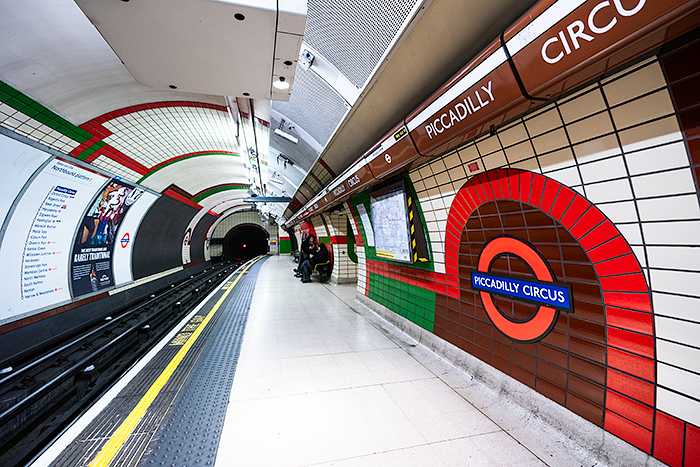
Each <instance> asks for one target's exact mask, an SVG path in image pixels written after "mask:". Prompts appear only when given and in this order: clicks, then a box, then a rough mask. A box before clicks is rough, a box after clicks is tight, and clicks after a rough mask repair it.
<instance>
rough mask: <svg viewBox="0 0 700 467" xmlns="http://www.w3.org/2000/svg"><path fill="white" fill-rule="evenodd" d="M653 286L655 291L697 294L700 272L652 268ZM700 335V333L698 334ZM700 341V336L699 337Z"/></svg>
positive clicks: (699, 340) (699, 290) (699, 284)
mask: <svg viewBox="0 0 700 467" xmlns="http://www.w3.org/2000/svg"><path fill="white" fill-rule="evenodd" d="M650 274H651V288H652V289H653V290H654V291H655V292H667V293H677V294H682V295H697V294H698V293H699V292H700V272H686V271H667V270H662V269H651V270H650ZM698 336H699V337H700V334H698ZM698 343H700V338H699V339H698Z"/></svg>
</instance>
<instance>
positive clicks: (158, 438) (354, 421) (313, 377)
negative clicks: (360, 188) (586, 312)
mask: <svg viewBox="0 0 700 467" xmlns="http://www.w3.org/2000/svg"><path fill="white" fill-rule="evenodd" d="M294 265H295V263H293V262H292V260H291V259H290V257H289V256H284V255H283V256H272V257H268V258H266V259H264V261H259V263H258V264H256V265H254V266H253V267H252V268H251V269H250V270H248V271H247V272H244V273H242V274H239V276H240V279H241V280H240V283H239V284H238V285H236V282H237V281H238V280H233V276H232V278H230V279H229V281H227V285H226V286H222V287H223V288H222V289H220V290H219V291H217V292H214V293H213V295H212V297H211V298H210V299H209V301H207V303H206V304H205V305H203V306H202V309H201V311H196V313H201V314H202V315H204V314H209V313H210V310H211V313H214V312H215V310H216V309H217V308H218V305H215V306H213V303H214V301H216V300H219V302H217V303H222V306H221V309H222V310H224V309H225V310H226V311H222V318H221V319H220V320H219V321H217V322H216V323H215V320H213V319H212V321H211V323H212V326H211V327H210V328H204V329H205V333H203V334H202V337H203V338H204V344H203V346H202V350H201V352H199V354H198V355H200V356H196V355H195V356H193V357H192V361H191V363H189V364H187V365H182V367H181V368H179V369H178V370H177V371H176V372H175V373H174V376H173V381H174V382H173V384H175V382H176V380H178V381H179V380H182V381H184V382H183V383H182V384H181V385H178V386H177V387H175V386H174V387H173V388H172V389H171V390H170V391H169V394H172V396H168V397H169V399H168V401H165V399H163V401H164V402H162V403H158V401H159V400H160V399H158V398H156V399H155V403H154V405H153V408H149V409H148V412H147V413H145V414H144V415H143V417H142V418H141V419H140V422H138V423H139V425H138V426H137V427H136V428H137V430H136V431H135V432H134V433H133V434H122V435H119V430H116V429H117V427H119V426H120V423H122V420H123V419H124V418H125V417H126V414H127V413H128V410H131V408H128V410H127V413H121V412H119V411H116V412H115V411H114V410H112V411H111V412H114V416H113V419H114V420H113V421H112V422H111V423H106V422H105V423H102V424H101V425H98V423H97V421H98V420H99V417H100V416H103V415H104V414H107V415H108V416H109V415H110V413H111V412H110V410H111V409H109V407H110V405H107V404H108V403H107V402H105V403H104V407H105V408H102V409H100V408H99V406H100V402H98V404H96V406H95V407H94V408H93V409H91V411H89V412H88V415H89V413H90V412H94V413H95V414H99V416H98V415H95V419H94V421H92V422H90V421H87V420H78V421H77V422H76V423H75V424H74V426H72V427H71V428H70V429H69V430H68V431H67V432H66V434H65V436H64V437H63V438H62V439H61V440H59V442H56V443H55V444H54V446H52V447H51V448H50V449H49V450H47V452H45V453H44V455H43V456H42V457H41V458H40V459H38V461H37V462H36V463H35V465H36V466H42V467H43V466H49V465H51V466H64V465H85V466H87V465H90V466H93V465H95V466H97V465H120V466H137V465H138V466H143V465H173V466H181V465H212V464H214V463H215V464H216V466H218V467H224V466H225V467H228V466H242V467H268V466H269V467H301V466H346V467H356V466H357V467H371V466H381V467H394V466H396V467H399V466H401V467H414V466H415V467H448V466H449V467H457V466H477V467H478V466H521V467H523V466H544V465H548V466H567V467H568V466H587V467H588V466H594V465H595V466H601V465H602V464H601V463H600V462H597V461H596V459H595V457H596V456H593V455H592V454H594V453H591V452H587V451H585V450H583V449H581V448H580V447H579V446H577V445H575V444H574V443H572V442H571V441H570V440H568V439H566V438H565V437H564V436H563V435H562V434H561V433H560V432H558V431H555V430H554V429H552V428H551V427H550V426H548V425H546V424H544V423H543V422H542V420H541V417H539V416H538V415H535V414H533V413H532V412H528V411H525V410H523V409H521V408H519V407H518V406H516V405H515V404H513V403H512V402H510V400H509V398H508V397H509V396H508V395H507V394H499V393H494V392H493V391H491V390H489V389H488V388H486V387H485V386H484V385H483V384H481V383H480V382H479V381H478V380H477V379H474V378H472V377H471V376H470V375H469V374H467V373H465V372H463V371H462V370H460V369H459V368H457V367H455V366H454V365H452V364H451V363H449V362H448V361H447V360H445V359H443V358H442V357H440V356H438V355H437V354H435V353H433V352H432V351H430V350H429V349H427V348H426V347H424V346H423V345H421V344H419V343H417V342H416V341H415V340H413V339H412V338H411V337H409V336H408V335H406V334H404V333H403V332H401V331H400V330H399V329H398V328H396V327H395V326H393V325H392V324H390V323H388V322H387V321H385V320H384V319H382V318H381V317H379V316H378V315H376V314H375V313H373V312H371V311H370V310H368V309H367V308H365V307H364V306H363V305H361V304H360V303H359V302H357V301H355V297H356V295H357V292H356V288H355V285H341V286H331V285H327V284H321V283H319V282H317V281H316V280H314V281H313V282H312V283H309V284H302V283H301V282H300V281H299V280H298V279H295V278H294V277H293V273H292V269H293V267H294ZM256 275H257V277H256ZM234 286H235V288H234ZM226 290H230V291H231V292H232V293H231V296H230V299H226V300H225V296H226V292H225V291H226ZM219 296H221V297H222V298H218V297H219ZM251 296H252V301H251ZM236 302H238V304H236ZM248 303H250V308H249V309H248ZM236 310H238V311H236ZM193 313H194V312H193ZM237 313H242V314H241V315H240V317H241V318H242V319H243V320H242V321H241V320H238V318H235V317H236V316H238V315H237ZM229 318H230V319H234V318H235V319H236V320H238V321H236V320H234V321H235V322H233V321H232V323H233V324H230V323H229V324H226V323H228V322H229V321H230V319H229ZM246 318H247V324H246V323H245V319H246ZM191 321H196V316H195V317H193V318H191ZM200 321H201V320H200ZM238 322H241V323H243V324H242V326H245V330H244V331H242V328H241V327H240V326H239V325H238V324H236V323H238ZM202 323H206V319H205V320H204V321H202ZM184 325H185V324H184V321H183V326H184ZM188 326H189V325H188ZM182 329H188V328H187V327H185V328H182ZM172 332H173V333H175V332H181V331H178V330H177V329H175V330H173V331H172ZM182 332H184V331H182ZM196 333H197V331H195V332H194V333H193V335H194V334H196ZM205 334H206V337H205ZM241 334H243V338H242V342H241V337H240V336H241ZM173 335H174V336H175V337H173V336H170V337H169V338H168V339H169V340H168V341H167V342H169V343H170V345H172V344H173V343H174V342H175V341H177V335H175V334H173ZM164 342H166V340H164ZM178 342H179V341H178ZM233 344H235V345H233ZM239 344H240V354H239V356H238V360H237V363H236V354H237V353H238V348H239V347H238V346H239ZM163 345H165V344H163ZM186 345H187V344H185V346H186ZM222 345H230V346H232V347H231V348H232V349H233V348H235V350H230V351H228V352H227V353H224V354H223V358H222V357H221V355H222V354H221V349H220V347H221V346H222ZM217 349H218V350H217ZM167 350H168V346H165V347H162V349H161V350H158V349H157V348H155V349H153V351H152V352H154V354H155V352H158V353H157V355H161V354H162V352H164V351H167ZM195 357H196V358H195ZM214 357H216V358H218V359H219V360H217V361H216V362H213V360H212V359H213V358H214ZM158 358H159V357H156V358H154V359H153V360H152V362H155V363H149V364H148V365H153V364H155V365H156V367H157V368H160V367H163V366H165V365H166V364H167V361H166V360H167V358H166V359H165V360H162V362H161V361H160V360H159V359H158ZM163 358H165V357H163ZM169 358H170V357H169ZM144 360H146V359H144ZM212 362H213V363H212ZM139 365H140V363H139ZM139 365H136V367H139ZM168 367H170V365H168ZM148 368H149V367H148V366H147V364H144V369H143V370H137V368H134V369H133V370H132V371H134V372H135V373H136V374H137V375H139V376H138V377H135V378H134V380H133V381H134V383H133V384H136V383H137V382H138V381H139V379H138V378H141V377H142V376H141V375H142V374H143V375H144V376H143V377H144V378H145V377H148V376H149V373H153V375H151V376H150V377H151V378H152V379H154V378H155V377H156V376H157V375H158V373H159V370H158V371H156V370H157V369H151V370H149V369H148ZM227 375H228V376H227ZM127 378H128V375H127V376H126V377H125V378H124V379H127ZM223 380H227V381H228V383H226V384H225V385H222V384H223V383H222V381H223ZM149 381H150V380H149ZM231 381H232V383H231ZM224 382H225V381H224ZM124 384H125V389H124V391H129V388H130V387H131V386H129V385H131V384H132V383H128V384H129V385H127V383H124ZM149 384H150V383H149ZM117 386H119V385H117ZM137 386H139V387H141V388H142V389H143V392H145V389H147V388H148V385H147V384H137ZM224 386H225V387H226V388H227V389H226V390H221V388H223V387H224ZM228 388H231V389H230V393H229V391H228ZM166 389H167V388H166ZM118 391H121V389H119V388H118V387H115V388H114V392H115V394H117V393H118ZM165 393H168V391H165ZM119 394H121V393H119ZM139 394H140V393H139ZM166 395H167V394H165V395H163V396H162V397H166ZM139 397H141V396H139ZM144 397H145V396H144ZM158 397H161V396H158ZM122 398H123V397H122ZM119 399H120V397H116V398H115V399H114V400H115V401H118V400H119ZM137 399H138V398H135V399H134V402H133V403H132V405H133V404H135V403H136V402H135V401H136V400H137ZM112 403H116V402H112ZM139 405H140V404H139ZM158 406H159V407H160V408H161V409H164V410H161V412H162V413H160V412H159V413H156V412H154V410H155V409H156V408H157V407H158ZM129 407H131V406H129ZM137 407H138V406H137ZM115 410H116V409H115ZM134 410H136V409H134ZM122 412H124V410H122ZM209 412H212V413H213V412H216V413H217V414H219V415H216V414H214V415H212V414H209ZM83 419H89V417H88V416H85V417H83ZM149 420H150V421H152V422H153V423H150V422H149ZM108 422H109V420H108ZM147 422H148V423H147ZM124 423H126V422H124ZM149 423H150V424H149ZM144 424H148V427H147V428H148V429H146V428H143V427H145V425H144ZM151 425H152V426H151ZM222 425H223V428H221V427H222ZM82 426H86V428H82ZM90 426H97V428H90ZM122 426H123V425H122ZM103 427H106V428H104V429H103ZM107 428H109V429H107ZM115 430H116V431H115ZM219 430H221V431H220V432H219ZM72 432H74V433H75V434H71V433H72ZM115 433H116V434H115ZM129 433H131V432H129ZM119 436H121V438H122V442H124V446H127V445H129V446H131V445H133V446H131V447H130V448H128V449H126V448H125V449H123V450H122V449H121V448H119V449H120V451H119V454H118V455H115V457H114V459H113V460H107V461H105V462H101V461H100V456H102V454H99V455H97V453H98V451H100V450H102V452H105V448H104V446H109V445H110V444H111V443H113V440H114V439H119ZM64 438H65V439H64ZM71 449H74V450H75V451H71ZM122 451H124V452H122ZM195 451H196V452H199V453H200V454H199V455H197V454H196V452H195ZM200 451H201V452H200ZM190 452H193V453H194V454H190ZM96 456H97V457H96ZM197 456H198V457H197ZM597 457H600V456H597ZM66 459H70V461H66ZM66 462H68V463H66ZM621 465H625V464H624V463H623V464H621ZM629 465H632V464H629Z"/></svg>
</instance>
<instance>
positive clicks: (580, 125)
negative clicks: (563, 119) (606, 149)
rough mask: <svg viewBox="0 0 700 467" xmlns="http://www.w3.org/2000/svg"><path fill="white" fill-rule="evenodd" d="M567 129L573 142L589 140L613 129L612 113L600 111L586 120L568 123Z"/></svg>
mask: <svg viewBox="0 0 700 467" xmlns="http://www.w3.org/2000/svg"><path fill="white" fill-rule="evenodd" d="M566 130H567V131H568V133H569V139H570V140H571V143H572V144H576V143H580V142H581V141H585V140H589V139H592V138H596V137H598V136H602V135H604V134H607V133H611V132H612V131H613V126H612V122H611V121H610V115H608V113H607V112H603V113H599V114H597V115H593V116H592V117H588V118H586V119H585V120H579V121H578V122H576V123H571V124H570V125H567V127H566Z"/></svg>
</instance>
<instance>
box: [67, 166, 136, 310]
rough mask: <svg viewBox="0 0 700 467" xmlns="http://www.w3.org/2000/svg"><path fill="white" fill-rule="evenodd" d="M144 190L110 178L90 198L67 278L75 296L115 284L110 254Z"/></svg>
mask: <svg viewBox="0 0 700 467" xmlns="http://www.w3.org/2000/svg"><path fill="white" fill-rule="evenodd" d="M143 192H144V190H142V189H140V188H135V187H134V186H132V185H128V184H126V183H123V182H121V181H118V180H112V181H111V182H109V183H108V184H107V186H106V187H105V188H104V189H103V190H102V191H101V192H99V193H98V194H97V196H96V197H95V199H94V200H93V202H92V204H91V206H90V208H89V209H88V211H87V213H86V214H85V217H84V218H83V220H82V222H81V223H80V224H79V225H80V227H79V228H78V232H77V235H76V238H75V242H74V243H73V250H72V256H71V267H70V280H71V288H72V291H73V297H74V298H75V297H80V296H82V295H86V294H89V293H93V292H98V291H100V290H102V289H105V288H108V287H112V286H114V275H113V273H112V255H113V253H114V246H115V243H116V242H117V240H118V239H117V232H118V231H119V226H120V225H121V223H122V221H123V220H124V217H125V216H126V213H127V211H128V210H129V208H130V207H131V206H132V205H133V204H134V203H135V202H136V201H137V200H138V199H139V198H140V197H141V195H142V194H143Z"/></svg>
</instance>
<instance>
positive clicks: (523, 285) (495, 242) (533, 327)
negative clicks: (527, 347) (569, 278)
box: [471, 235, 572, 342]
mask: <svg viewBox="0 0 700 467" xmlns="http://www.w3.org/2000/svg"><path fill="white" fill-rule="evenodd" d="M506 255H508V256H514V257H516V258H518V259H519V260H521V261H522V262H523V263H525V264H526V265H527V266H528V268H529V269H530V271H531V272H532V274H533V275H534V279H531V278H527V277H521V276H517V277H516V276H505V275H501V274H494V273H491V266H492V265H493V263H494V261H496V259H498V258H500V257H502V256H506ZM471 286H472V289H474V290H478V291H479V296H480V297H481V301H482V303H483V305H484V309H485V310H486V314H487V315H488V317H489V319H490V320H491V322H492V323H493V325H494V326H496V328H497V329H498V330H499V331H501V332H502V333H503V334H505V335H506V336H508V337H510V338H511V339H513V340H516V341H520V342H535V341H538V340H540V339H542V338H543V337H544V336H546V335H547V333H549V331H551V329H552V328H553V327H554V324H555V323H556V321H557V317H558V315H559V310H564V311H569V312H570V311H572V310H571V308H572V306H571V303H572V300H571V288H570V287H569V286H568V285H567V284H557V283H556V282H554V274H553V273H552V269H551V268H550V267H549V265H548V264H547V261H546V260H545V258H544V257H543V256H542V255H541V254H540V253H539V252H538V251H537V250H536V249H535V248H534V247H533V246H532V245H530V244H528V243H527V242H525V241H523V240H521V239H519V238H517V237H512V236H507V235H502V236H497V237H494V238H492V239H491V240H489V241H488V242H487V243H486V244H485V245H484V248H483V250H482V251H481V254H480V255H479V261H478V267H477V270H476V271H472V273H471ZM494 294H495V295H502V296H506V297H509V298H511V299H515V300H522V301H525V302H529V303H533V304H535V305H537V309H536V311H535V313H534V314H532V315H531V316H529V317H528V318H526V319H515V318H513V317H509V316H507V315H506V314H504V313H502V312H501V310H499V308H498V306H497V305H496V303H495V301H494V299H493V295H494Z"/></svg>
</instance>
